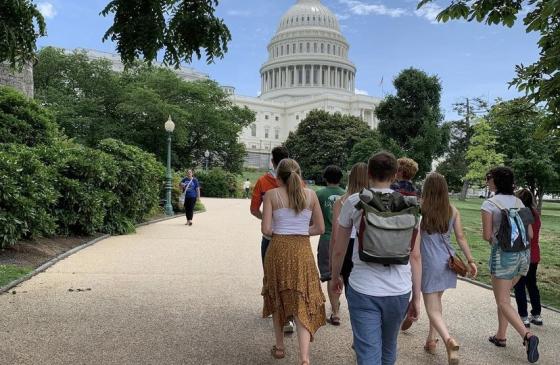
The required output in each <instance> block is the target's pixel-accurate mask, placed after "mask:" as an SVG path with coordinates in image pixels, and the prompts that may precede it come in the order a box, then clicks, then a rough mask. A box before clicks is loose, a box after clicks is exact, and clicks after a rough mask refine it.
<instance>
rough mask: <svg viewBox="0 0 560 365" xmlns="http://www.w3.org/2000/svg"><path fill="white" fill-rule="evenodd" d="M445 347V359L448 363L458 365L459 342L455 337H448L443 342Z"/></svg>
mask: <svg viewBox="0 0 560 365" xmlns="http://www.w3.org/2000/svg"><path fill="white" fill-rule="evenodd" d="M445 347H446V349H447V361H448V364H449V365H459V353H458V352H459V344H458V343H457V341H455V339H453V338H449V339H448V340H447V342H446V343H445Z"/></svg>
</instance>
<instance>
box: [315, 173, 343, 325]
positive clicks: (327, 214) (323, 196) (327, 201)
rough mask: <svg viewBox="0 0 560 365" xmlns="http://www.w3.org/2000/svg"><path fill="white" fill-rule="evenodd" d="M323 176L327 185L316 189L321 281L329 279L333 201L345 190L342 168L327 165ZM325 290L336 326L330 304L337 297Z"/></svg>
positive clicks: (335, 322) (335, 320) (332, 320)
mask: <svg viewBox="0 0 560 365" xmlns="http://www.w3.org/2000/svg"><path fill="white" fill-rule="evenodd" d="M323 178H324V179H325V181H326V182H327V186H326V187H324V188H322V189H320V190H318V191H317V198H319V204H320V206H321V211H322V212H323V219H324V221H325V233H323V234H322V235H321V238H320V239H319V247H318V248H317V265H318V266H319V272H320V273H321V281H322V282H325V281H330V280H331V269H330V252H329V243H330V240H331V233H332V215H333V213H332V211H333V207H334V203H335V202H336V200H337V199H338V198H340V197H341V196H342V195H344V193H345V191H344V189H342V188H341V187H340V186H339V184H340V180H341V179H342V170H341V169H340V167H338V166H334V165H330V166H327V168H326V169H325V171H324V172H323ZM327 291H328V294H329V301H330V302H331V308H332V314H331V316H330V323H331V324H333V325H335V326H338V325H340V317H339V316H338V310H339V308H334V307H333V305H332V303H333V300H335V298H338V297H337V296H335V295H334V293H332V292H331V290H330V286H329V285H328V286H327ZM339 306H340V305H339Z"/></svg>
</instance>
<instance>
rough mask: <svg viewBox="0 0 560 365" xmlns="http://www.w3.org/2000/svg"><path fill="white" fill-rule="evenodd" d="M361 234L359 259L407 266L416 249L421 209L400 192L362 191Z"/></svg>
mask: <svg viewBox="0 0 560 365" xmlns="http://www.w3.org/2000/svg"><path fill="white" fill-rule="evenodd" d="M355 207H356V209H359V210H361V211H362V216H361V221H360V229H359V233H358V253H359V257H360V260H362V261H364V262H372V263H377V264H384V265H406V264H408V261H409V257H410V252H411V251H412V249H413V248H414V241H415V240H416V235H417V234H418V232H417V229H416V227H417V225H418V220H419V217H420V209H419V206H418V201H417V199H416V197H413V196H406V197H405V196H403V195H401V194H400V193H398V192H393V193H380V192H375V191H372V190H370V189H364V190H362V191H361V192H360V201H359V202H358V203H357V204H356V205H355Z"/></svg>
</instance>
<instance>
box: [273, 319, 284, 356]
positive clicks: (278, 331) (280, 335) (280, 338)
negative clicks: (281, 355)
mask: <svg viewBox="0 0 560 365" xmlns="http://www.w3.org/2000/svg"><path fill="white" fill-rule="evenodd" d="M272 323H273V324H274V338H275V339H276V348H277V349H282V350H284V348H285V347H284V330H283V328H282V327H283V324H282V323H280V319H279V318H278V314H277V313H276V312H274V313H272Z"/></svg>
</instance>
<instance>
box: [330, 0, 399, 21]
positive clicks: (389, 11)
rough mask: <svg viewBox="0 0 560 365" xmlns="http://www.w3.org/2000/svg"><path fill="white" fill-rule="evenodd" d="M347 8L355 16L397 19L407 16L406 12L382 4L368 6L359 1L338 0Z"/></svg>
mask: <svg viewBox="0 0 560 365" xmlns="http://www.w3.org/2000/svg"><path fill="white" fill-rule="evenodd" d="M338 1H339V2H340V3H341V4H344V5H346V6H347V7H348V11H350V12H351V13H352V14H355V15H370V14H374V15H387V16H390V17H392V18H398V17H401V16H403V15H408V11H407V10H405V9H401V8H389V7H387V6H385V5H383V4H368V3H365V2H363V1H359V0H338Z"/></svg>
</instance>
